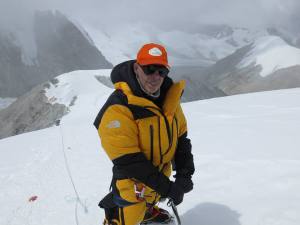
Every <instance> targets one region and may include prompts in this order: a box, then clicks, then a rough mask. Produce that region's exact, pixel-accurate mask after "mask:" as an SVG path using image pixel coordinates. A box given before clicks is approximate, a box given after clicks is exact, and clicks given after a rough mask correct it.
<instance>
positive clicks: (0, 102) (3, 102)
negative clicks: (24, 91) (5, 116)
mask: <svg viewBox="0 0 300 225" xmlns="http://www.w3.org/2000/svg"><path fill="white" fill-rule="evenodd" d="M14 101H16V99H15V98H0V110H1V109H4V108H6V107H8V106H9V105H10V104H11V103H13V102H14Z"/></svg>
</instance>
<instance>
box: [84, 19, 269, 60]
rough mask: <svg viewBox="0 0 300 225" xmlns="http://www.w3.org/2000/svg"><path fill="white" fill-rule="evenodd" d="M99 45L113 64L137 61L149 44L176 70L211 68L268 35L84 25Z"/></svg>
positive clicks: (244, 31)
mask: <svg viewBox="0 0 300 225" xmlns="http://www.w3.org/2000/svg"><path fill="white" fill-rule="evenodd" d="M81 24H83V27H84V28H85V30H86V31H87V33H88V34H89V36H90V37H91V38H92V39H93V41H94V43H95V45H96V46H97V47H98V49H99V50H100V51H101V52H102V53H103V55H104V56H105V57H106V58H107V60H108V61H110V62H111V63H112V64H114V65H116V64H118V63H120V62H122V61H125V60H129V59H135V58H136V53H137V51H138V50H139V48H140V47H141V46H142V45H143V44H145V43H148V42H157V43H161V44H163V45H164V46H165V47H166V48H167V50H168V52H170V53H172V54H170V57H169V62H170V65H172V66H179V65H181V66H187V65H191V66H199V65H206V66H207V65H211V64H213V63H215V62H216V61H217V60H219V59H221V58H224V57H226V56H228V55H230V54H232V53H233V52H234V51H235V50H236V49H238V48H240V47H242V46H244V45H246V44H249V43H251V42H253V41H254V40H255V39H256V38H258V37H261V36H265V35H267V34H266V32H264V31H250V30H248V29H245V28H233V32H232V34H229V35H227V36H226V35H224V36H223V37H219V36H216V37H214V36H210V35H208V34H205V31H203V32H202V33H201V32H199V33H191V32H187V31H182V30H171V31H165V30H162V29H159V28H157V27H154V26H153V25H149V24H146V23H141V22H140V23H136V24H134V25H133V24H130V25H123V26H122V27H119V28H118V29H111V30H109V31H106V29H101V30H100V29H98V28H95V27H94V26H92V25H91V24H88V23H86V22H84V21H81Z"/></svg>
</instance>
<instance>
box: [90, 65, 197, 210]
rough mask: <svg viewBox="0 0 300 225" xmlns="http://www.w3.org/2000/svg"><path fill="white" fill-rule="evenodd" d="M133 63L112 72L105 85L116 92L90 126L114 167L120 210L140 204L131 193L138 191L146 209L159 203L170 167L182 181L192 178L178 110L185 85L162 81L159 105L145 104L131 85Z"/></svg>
mask: <svg viewBox="0 0 300 225" xmlns="http://www.w3.org/2000/svg"><path fill="white" fill-rule="evenodd" d="M133 63H134V61H128V62H125V63H122V64H120V65H118V66H116V67H115V68H114V69H113V71H112V74H111V79H112V82H113V83H114V86H115V89H116V90H115V91H114V92H113V93H112V95H111V96H110V97H109V98H108V100H107V102H106V103H105V105H104V106H103V107H102V109H101V110H100V112H99V114H98V116H97V118H96V120H95V123H94V125H95V126H96V128H97V129H98V133H99V136H100V139H101V144H102V146H103V149H104V150H105V152H106V153H107V155H108V156H109V158H110V159H111V160H112V162H113V164H114V167H113V182H112V190H113V193H114V197H115V202H116V203H117V204H118V205H121V206H126V205H130V204H132V203H135V202H139V201H141V199H139V198H137V195H136V192H135V191H136V190H140V189H142V188H143V187H144V188H145V193H144V196H143V198H144V200H146V201H147V202H149V203H151V202H154V201H157V200H158V198H159V197H160V196H163V197H165V196H166V195H167V193H168V189H169V186H170V180H169V177H170V175H171V171H172V161H173V165H175V163H174V162H176V161H177V162H178V163H177V164H178V165H177V166H176V165H175V166H176V167H178V170H180V171H182V172H184V173H186V174H188V175H192V174H193V172H194V165H193V159H192V154H191V145H190V141H189V139H188V138H187V137H186V134H187V125H186V119H185V116H184V114H183V111H182V108H181V106H180V98H181V95H182V93H183V90H184V86H185V82H184V81H180V82H178V83H173V82H172V80H171V79H170V78H168V77H167V78H165V81H164V83H163V85H162V87H161V96H160V99H158V100H153V99H151V98H150V99H149V98H147V96H145V94H144V93H143V92H142V91H141V89H140V87H139V84H138V83H137V81H136V78H135V74H134V72H133ZM178 144H179V145H180V146H179V145H178ZM178 147H180V149H178ZM176 151H178V154H176ZM176 156H177V160H175V158H176ZM173 169H174V168H173Z"/></svg>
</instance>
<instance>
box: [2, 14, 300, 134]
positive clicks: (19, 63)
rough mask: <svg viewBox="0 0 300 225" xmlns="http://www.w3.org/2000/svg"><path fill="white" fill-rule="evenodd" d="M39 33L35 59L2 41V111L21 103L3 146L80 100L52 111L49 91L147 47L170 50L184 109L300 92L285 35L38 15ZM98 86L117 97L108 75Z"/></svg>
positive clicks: (10, 114)
mask: <svg viewBox="0 0 300 225" xmlns="http://www.w3.org/2000/svg"><path fill="white" fill-rule="evenodd" d="M34 27H35V29H34V37H35V39H34V40H35V43H34V44H35V46H34V48H33V51H32V52H28V51H25V50H24V45H22V44H21V43H23V44H24V42H21V41H20V40H18V36H16V35H15V34H14V33H0V68H1V71H0V100H1V101H0V107H1V108H5V107H7V106H8V105H9V102H12V101H13V100H14V99H7V97H13V98H16V97H18V99H17V100H16V101H15V102H14V103H13V104H11V105H10V106H8V107H7V108H5V109H2V110H1V108H0V138H4V137H8V136H11V135H15V134H20V133H23V132H28V131H33V130H36V129H42V128H45V127H49V126H52V125H53V124H55V122H56V121H57V120H59V119H61V118H62V117H63V116H64V115H65V114H67V113H68V112H69V108H70V107H71V106H72V105H73V104H74V102H75V101H76V95H74V94H72V98H71V99H69V100H68V103H61V102H55V103H54V104H53V102H51V101H52V100H53V99H52V100H51V99H50V100H49V98H48V97H47V96H46V94H45V93H46V90H47V88H48V86H49V85H50V86H54V87H56V86H57V80H56V79H53V78H54V77H56V76H58V75H60V74H63V73H66V72H69V71H73V70H89V69H99V68H100V69H101V68H112V66H113V65H116V64H118V63H120V62H122V61H124V60H128V59H134V58H135V54H136V52H137V50H138V49H139V48H140V46H141V45H142V44H144V43H146V42H158V43H162V44H164V45H165V46H166V47H167V49H168V52H169V55H170V64H171V65H172V68H171V73H170V76H171V77H172V78H173V79H174V80H179V79H185V80H186V81H187V85H186V89H185V92H184V94H183V96H182V100H183V101H184V102H188V101H195V100H200V99H207V98H214V97H221V96H226V95H234V94H240V93H248V92H256V91H266V90H275V89H285V88H295V87H300V49H299V48H298V41H297V40H298V39H297V38H296V37H293V36H291V35H290V34H289V33H286V32H285V31H284V30H280V29H277V30H276V29H275V28H272V29H268V30H265V31H250V30H249V29H246V28H232V27H229V26H226V25H203V26H199V29H198V30H197V31H195V29H194V30H193V31H179V30H178V31H161V30H159V29H157V28H154V27H152V26H149V25H147V26H146V25H143V24H138V25H135V26H131V27H123V28H122V29H121V30H118V31H115V32H111V33H110V32H108V33H107V32H106V31H105V30H99V29H95V28H92V27H91V26H90V25H88V24H81V25H79V24H78V23H74V22H72V21H71V20H69V19H68V18H67V17H65V16H64V15H63V14H61V13H59V12H55V13H53V12H39V13H37V14H36V16H35V26H34ZM27 47H28V46H27ZM103 71H104V70H103ZM106 72H108V71H106ZM89 73H90V72H89ZM74 74H76V73H74ZM74 74H73V73H71V74H70V75H64V76H62V77H61V78H60V79H59V80H60V89H61V92H60V93H61V94H66V93H67V91H65V89H66V90H68V91H69V92H70V90H69V88H70V87H69V84H66V82H64V81H63V80H64V77H66V76H67V77H68V79H70V80H71V82H73V83H74V80H73V78H71V77H70V76H72V75H74ZM83 78H84V76H81V79H82V80H81V82H82V83H84V82H85V81H84V79H83ZM94 78H95V80H93V81H94V82H98V83H99V82H100V83H102V84H103V85H105V86H106V87H108V89H107V88H106V87H105V88H104V86H99V88H103V90H106V91H107V90H111V89H109V88H112V85H111V82H110V78H109V75H108V74H106V75H105V76H102V75H101V74H100V75H97V76H93V79H94ZM87 79H88V78H87ZM43 82H46V83H43ZM64 85H66V86H64ZM58 86H59V85H58ZM29 90H31V91H29ZM67 94H68V93H67ZM57 98H60V97H59V96H58V97H57Z"/></svg>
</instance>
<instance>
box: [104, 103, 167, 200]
mask: <svg viewBox="0 0 300 225" xmlns="http://www.w3.org/2000/svg"><path fill="white" fill-rule="evenodd" d="M98 132H99V136H100V139H101V143H102V146H103V148H104V150H105V151H106V153H107V155H108V156H109V158H110V159H111V160H112V162H113V164H114V167H113V173H114V176H115V177H117V178H118V177H123V178H134V179H137V180H139V181H141V182H143V183H144V184H145V185H147V186H149V187H150V188H152V189H153V190H155V191H157V192H158V193H159V194H160V195H162V196H166V195H167V193H168V191H169V187H170V184H171V181H170V180H169V178H168V177H167V176H165V175H164V174H163V173H162V172H160V171H159V170H158V169H157V168H156V167H155V166H153V164H152V163H151V162H150V161H149V160H147V158H146V157H145V155H144V153H142V152H141V150H140V148H139V144H138V128H137V125H136V123H135V121H134V118H133V115H132V113H131V111H130V110H129V109H128V108H127V107H126V106H122V105H112V106H110V107H108V109H107V110H106V112H105V113H104V114H103V117H102V119H101V123H100V126H99V129H98Z"/></svg>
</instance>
